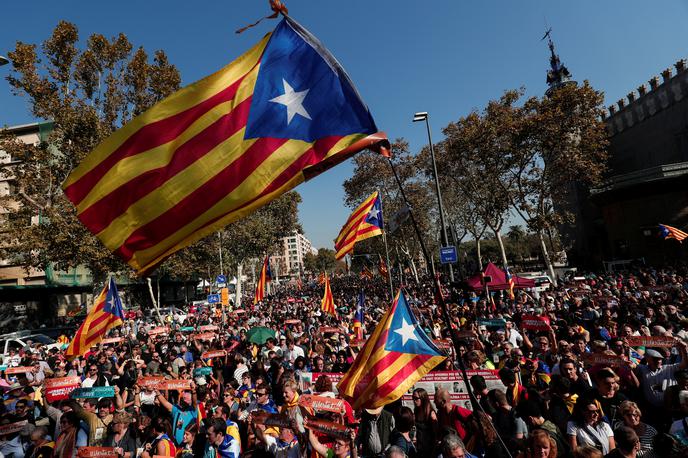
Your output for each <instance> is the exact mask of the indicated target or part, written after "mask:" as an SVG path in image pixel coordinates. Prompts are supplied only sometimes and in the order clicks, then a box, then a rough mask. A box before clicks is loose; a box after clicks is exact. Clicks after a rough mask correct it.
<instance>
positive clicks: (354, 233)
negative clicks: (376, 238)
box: [335, 225, 381, 248]
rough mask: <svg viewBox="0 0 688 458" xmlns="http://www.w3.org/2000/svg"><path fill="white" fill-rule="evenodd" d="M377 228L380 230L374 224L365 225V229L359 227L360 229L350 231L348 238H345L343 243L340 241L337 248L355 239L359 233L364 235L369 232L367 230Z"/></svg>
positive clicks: (375, 229) (371, 230) (377, 229)
mask: <svg viewBox="0 0 688 458" xmlns="http://www.w3.org/2000/svg"><path fill="white" fill-rule="evenodd" d="M379 230H381V229H380V228H379V227H378V226H375V225H372V226H369V227H366V228H365V229H360V230H358V229H357V230H356V231H354V232H352V233H351V236H350V237H349V238H347V239H346V240H345V241H344V243H342V244H341V245H340V246H339V248H341V247H345V246H347V245H348V244H350V243H352V242H354V241H356V239H358V237H360V236H361V235H365V234H367V233H369V232H373V231H379ZM335 248H338V247H337V246H335Z"/></svg>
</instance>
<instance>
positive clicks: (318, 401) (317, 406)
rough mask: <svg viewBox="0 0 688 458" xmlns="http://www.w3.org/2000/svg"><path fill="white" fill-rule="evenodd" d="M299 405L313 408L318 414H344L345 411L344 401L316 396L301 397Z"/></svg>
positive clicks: (305, 395) (304, 395)
mask: <svg viewBox="0 0 688 458" xmlns="http://www.w3.org/2000/svg"><path fill="white" fill-rule="evenodd" d="M299 405H300V406H303V407H306V408H311V409H313V410H315V411H317V412H334V413H342V412H343V411H344V401H343V400H342V399H336V398H330V397H326V396H316V395H314V394H303V395H301V397H299Z"/></svg>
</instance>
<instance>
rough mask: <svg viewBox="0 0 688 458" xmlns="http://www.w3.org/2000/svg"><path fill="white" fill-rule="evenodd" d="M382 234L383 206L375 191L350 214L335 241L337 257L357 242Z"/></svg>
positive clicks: (352, 247)
mask: <svg viewBox="0 0 688 458" xmlns="http://www.w3.org/2000/svg"><path fill="white" fill-rule="evenodd" d="M380 234H382V206H381V204H380V199H379V197H378V194H377V191H375V192H374V193H373V194H372V195H371V196H370V197H368V198H367V199H366V200H364V201H363V203H362V204H361V205H359V206H358V208H357V209H356V210H354V212H353V213H352V214H351V216H349V219H348V220H347V221H346V223H345V224H344V227H342V229H341V230H340V231H339V235H338V236H337V239H336V240H335V241H334V248H335V250H336V251H337V254H336V255H335V256H336V258H337V259H342V258H343V257H344V256H346V255H347V253H350V252H351V251H352V250H353V249H354V245H355V244H356V242H360V241H361V240H365V239H367V238H370V237H375V236H376V235H380Z"/></svg>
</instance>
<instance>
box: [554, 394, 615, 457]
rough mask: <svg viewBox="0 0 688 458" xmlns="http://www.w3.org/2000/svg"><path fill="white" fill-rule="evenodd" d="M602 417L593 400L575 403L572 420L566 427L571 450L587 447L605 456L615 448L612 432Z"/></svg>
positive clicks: (597, 405) (598, 407) (597, 404)
mask: <svg viewBox="0 0 688 458" xmlns="http://www.w3.org/2000/svg"><path fill="white" fill-rule="evenodd" d="M602 417H603V415H602V409H601V407H600V404H599V403H598V402H597V401H596V400H595V399H579V400H578V402H576V406H575V407H574V409H573V418H572V420H571V421H569V423H568V425H567V427H566V435H567V437H568V440H569V445H570V446H571V450H575V449H576V448H577V447H579V446H583V445H588V446H590V447H595V448H596V449H597V450H599V451H600V452H602V454H603V455H606V454H607V453H609V452H611V451H612V450H614V449H615V448H616V444H615V443H614V432H613V431H612V428H611V427H610V426H609V424H608V423H606V422H604V421H603V420H602Z"/></svg>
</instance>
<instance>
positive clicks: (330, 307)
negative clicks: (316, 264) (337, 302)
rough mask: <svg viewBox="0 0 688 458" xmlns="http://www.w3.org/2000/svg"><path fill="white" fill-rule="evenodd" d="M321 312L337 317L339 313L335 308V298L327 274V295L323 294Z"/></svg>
mask: <svg viewBox="0 0 688 458" xmlns="http://www.w3.org/2000/svg"><path fill="white" fill-rule="evenodd" d="M320 310H322V311H323V312H325V313H327V314H329V315H334V316H337V311H336V310H335V308H334V297H333V296H332V289H331V288H330V276H329V275H327V274H325V293H324V294H323V298H322V303H321V305H320Z"/></svg>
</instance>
